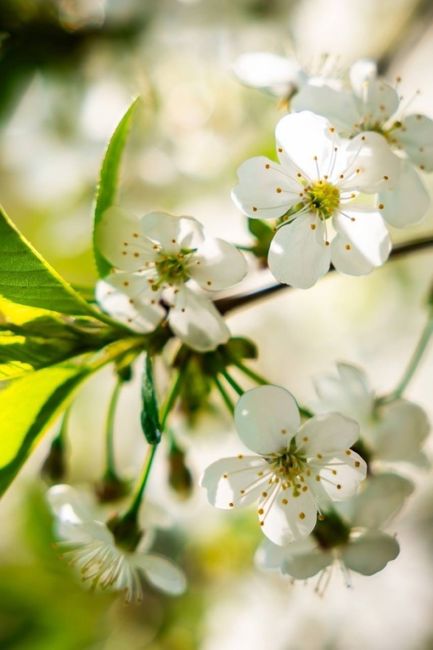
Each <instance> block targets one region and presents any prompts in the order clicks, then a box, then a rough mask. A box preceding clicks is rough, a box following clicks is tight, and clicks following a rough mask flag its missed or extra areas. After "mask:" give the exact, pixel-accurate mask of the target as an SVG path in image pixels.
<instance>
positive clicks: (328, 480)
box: [309, 449, 367, 501]
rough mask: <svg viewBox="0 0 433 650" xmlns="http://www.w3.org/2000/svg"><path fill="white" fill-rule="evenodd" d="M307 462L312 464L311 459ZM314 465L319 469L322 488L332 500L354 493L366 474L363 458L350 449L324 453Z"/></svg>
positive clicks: (339, 499) (338, 499) (344, 497)
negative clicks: (322, 457) (321, 458)
mask: <svg viewBox="0 0 433 650" xmlns="http://www.w3.org/2000/svg"><path fill="white" fill-rule="evenodd" d="M309 464H310V466H313V462H312V461H310V463H309ZM315 467H316V471H317V470H319V475H320V484H321V486H322V488H323V489H324V490H325V492H326V493H327V494H328V496H329V497H330V498H331V499H332V500H333V501H341V500H343V499H347V498H348V497H351V496H353V495H354V494H356V492H357V490H358V488H359V484H360V483H361V481H363V480H364V479H365V477H366V474H367V465H366V463H365V460H364V459H363V458H361V456H359V454H357V453H356V452H354V451H352V450H351V449H347V450H346V451H345V452H341V453H335V454H332V455H331V454H328V455H326V456H325V455H324V459H323V460H320V462H319V461H318V460H317V461H316V464H315Z"/></svg>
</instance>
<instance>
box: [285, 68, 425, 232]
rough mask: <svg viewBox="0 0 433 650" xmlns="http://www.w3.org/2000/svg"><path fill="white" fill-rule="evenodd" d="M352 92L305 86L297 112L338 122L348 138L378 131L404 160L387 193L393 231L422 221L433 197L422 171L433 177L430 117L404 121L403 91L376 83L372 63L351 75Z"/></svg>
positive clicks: (385, 214) (296, 103) (298, 98)
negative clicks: (401, 94) (401, 93)
mask: <svg viewBox="0 0 433 650" xmlns="http://www.w3.org/2000/svg"><path fill="white" fill-rule="evenodd" d="M350 81H351V90H341V89H335V88H332V87H330V86H329V85H326V84H324V85H322V86H320V87H319V86H317V85H314V84H305V85H304V86H303V87H302V89H301V90H300V92H299V93H298V94H297V95H296V97H295V98H294V99H293V103H292V107H293V109H294V110H297V111H304V110H311V111H314V112H315V113H318V114H320V115H323V116H324V117H326V118H328V119H329V120H331V121H332V123H333V124H334V125H335V126H336V128H337V129H338V131H339V133H340V134H341V135H343V136H344V137H355V136H357V135H359V134H360V133H362V132H365V131H374V132H376V133H378V134H380V135H381V136H382V137H383V139H384V140H385V141H386V143H387V145H388V146H389V148H390V150H392V151H394V152H396V153H398V154H399V156H401V157H403V162H402V168H401V176H400V180H399V183H398V185H397V186H396V187H393V188H392V190H390V191H386V188H382V190H381V192H380V195H379V201H380V202H381V203H383V204H384V208H383V210H382V215H383V217H384V218H385V219H386V221H388V223H390V224H391V225H392V226H394V227H396V228H404V227H406V226H410V225H412V224H414V223H417V222H418V221H420V220H421V219H422V217H423V216H424V215H425V213H426V212H427V210H428V207H429V205H430V196H429V192H428V191H427V189H426V187H425V185H424V182H423V180H422V178H421V177H420V175H419V173H418V171H417V169H416V167H418V168H419V169H420V170H421V171H425V172H432V171H433V120H431V119H430V118H428V117H426V116H425V115H420V114H414V115H407V116H406V117H403V116H402V113H404V112H405V108H404V105H403V104H402V103H401V99H402V97H400V95H399V92H398V89H397V88H394V87H392V86H390V85H389V84H387V83H386V82H385V81H383V80H382V79H377V78H376V69H375V66H374V64H372V62H370V61H366V60H363V61H359V62H357V63H356V64H354V65H353V66H352V68H351V71H350Z"/></svg>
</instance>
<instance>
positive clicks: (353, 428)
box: [296, 413, 359, 457]
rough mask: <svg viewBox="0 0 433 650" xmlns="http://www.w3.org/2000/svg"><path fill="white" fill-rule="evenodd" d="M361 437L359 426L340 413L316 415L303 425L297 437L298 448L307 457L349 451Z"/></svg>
mask: <svg viewBox="0 0 433 650" xmlns="http://www.w3.org/2000/svg"><path fill="white" fill-rule="evenodd" d="M358 437H359V424H358V423H357V422H355V420H352V419H351V418H347V417H345V416H344V415H341V414H340V413H327V414H326V415H316V416H315V417H313V418H310V419H309V420H307V422H305V424H303V425H302V427H301V428H300V430H299V431H298V433H297V435H296V446H297V447H298V448H302V449H303V450H304V451H305V454H306V455H307V457H315V456H316V454H333V453H336V452H340V451H342V450H346V449H349V448H350V447H351V446H352V445H353V444H354V443H355V442H356V441H357V440H358Z"/></svg>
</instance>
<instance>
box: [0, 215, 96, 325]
mask: <svg viewBox="0 0 433 650" xmlns="http://www.w3.org/2000/svg"><path fill="white" fill-rule="evenodd" d="M0 295H2V296H3V297H4V298H7V299H8V300H11V301H12V302H16V303H18V304H20V305H29V306H30V307H39V308H42V309H49V310H54V311H58V312H63V313H64V314H89V313H92V314H93V315H95V313H94V311H93V310H92V308H91V307H90V306H89V305H88V304H87V303H86V301H85V300H84V299H83V298H82V297H81V296H80V295H79V294H78V293H77V292H76V291H74V289H73V288H72V287H71V285H70V284H68V283H67V282H66V281H65V280H64V279H63V278H62V277H61V276H60V275H59V274H58V273H57V272H56V271H55V270H54V269H53V268H52V267H51V266H50V265H49V264H48V262H46V261H45V260H44V258H43V257H42V256H41V255H40V254H39V253H38V252H37V251H36V250H35V249H34V248H33V246H32V245H31V244H30V243H29V242H28V241H27V240H26V239H25V238H24V237H23V235H22V234H21V233H20V232H19V230H18V229H17V228H16V226H15V225H14V224H13V223H12V221H11V220H10V219H9V217H8V216H7V215H6V213H5V212H4V210H3V209H2V208H0Z"/></svg>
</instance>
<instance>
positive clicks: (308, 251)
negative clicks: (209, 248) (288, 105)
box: [233, 111, 400, 289]
mask: <svg viewBox="0 0 433 650" xmlns="http://www.w3.org/2000/svg"><path fill="white" fill-rule="evenodd" d="M275 135H276V140H277V151H278V158H279V162H278V163H276V162H274V161H272V160H270V159H268V158H265V157H263V156H260V157H257V158H251V159H250V160H247V161H246V162H245V163H243V164H242V165H241V167H240V168H239V170H238V176H239V185H237V186H236V187H235V189H234V190H233V199H234V201H235V203H236V204H237V205H238V207H239V208H240V209H241V210H242V211H243V212H244V214H246V215H247V216H249V217H252V218H259V219H279V218H281V217H283V219H282V220H281V221H280V224H279V227H278V230H277V232H276V234H275V237H274V239H273V241H272V243H271V247H270V250H269V256H268V264H269V268H270V270H271V272H272V274H273V275H274V277H275V278H276V279H277V280H279V281H280V282H282V283H285V284H290V285H292V286H294V287H298V288H302V289H307V288H309V287H311V286H312V285H314V284H315V283H316V281H317V280H318V278H319V277H320V276H322V275H324V274H325V273H326V272H327V271H328V269H329V266H330V263H331V261H332V263H333V264H334V266H335V268H336V269H337V270H338V271H340V272H342V273H348V274H350V275H363V274H365V273H369V272H370V271H372V270H373V269H374V268H375V267H377V266H380V265H381V264H383V263H384V262H385V260H386V259H387V257H388V255H389V252H390V250H391V242H390V239H389V235H388V231H387V228H386V226H385V223H384V221H383V218H382V216H381V214H380V211H381V208H382V205H381V204H380V203H378V204H376V205H375V206H374V205H373V206H372V205H369V204H368V203H366V199H365V197H363V196H362V195H363V194H375V193H377V192H379V191H380V190H381V189H383V188H385V187H392V186H393V185H394V184H395V183H396V182H397V180H398V177H399V173H400V162H399V160H398V159H397V158H396V157H395V156H394V155H393V153H392V152H391V150H390V149H389V147H388V145H387V144H386V142H385V140H384V139H383V138H382V137H381V136H380V135H378V134H377V133H372V132H369V133H364V134H362V135H359V136H357V137H355V138H353V139H352V140H342V139H341V138H340V137H339V136H338V135H337V133H336V130H335V128H334V127H333V126H332V125H331V124H330V123H329V122H328V120H327V119H325V118H323V117H320V116H318V115H314V114H313V113H310V112H309V111H303V112H301V113H294V114H291V115H286V116H285V117H283V118H282V119H281V120H280V121H279V123H278V124H277V127H276V133H275ZM370 203H371V201H370ZM330 223H332V226H333V229H334V230H335V232H336V236H335V237H334V239H333V241H332V242H330V232H329V224H330Z"/></svg>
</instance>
